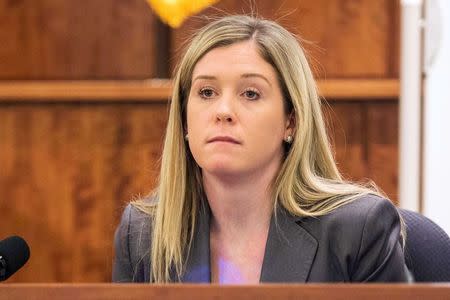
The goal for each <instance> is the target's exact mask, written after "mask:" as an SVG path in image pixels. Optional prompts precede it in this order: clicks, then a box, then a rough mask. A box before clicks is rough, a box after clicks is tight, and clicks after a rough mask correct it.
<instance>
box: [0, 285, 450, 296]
mask: <svg viewBox="0 0 450 300" xmlns="http://www.w3.org/2000/svg"><path fill="white" fill-rule="evenodd" d="M3 299H8V300H9V299H35V300H38V299H67V300H70V299H83V300H88V299H96V300H100V299H123V300H126V299H136V300H137V299H165V300H181V299H182V300H190V299H192V300H203V299H205V300H206V299H208V300H209V299H216V300H222V299H233V300H255V299H258V300H276V299H283V300H284V299H315V300H331V299H333V300H348V299H365V300H379V299H391V300H422V299H428V300H448V299H450V284H448V283H447V284H262V285H250V286H245V285H244V286H236V285H234V286H233V285H229V286H217V285H204V284H197V285H192V284H191V285H188V284H186V285H181V284H174V285H149V284H45V285H44V284H19V285H18V284H15V285H14V284H6V285H2V286H1V287H0V300H3Z"/></svg>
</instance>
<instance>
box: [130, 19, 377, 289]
mask: <svg viewBox="0 0 450 300" xmlns="http://www.w3.org/2000/svg"><path fill="white" fill-rule="evenodd" d="M247 40H252V41H253V42H254V43H255V44H256V46H257V47H258V50H259V52H260V55H261V56H262V57H263V58H264V59H265V60H266V61H267V62H269V63H270V64H271V65H272V66H273V68H274V69H275V70H276V72H277V74H278V77H279V81H280V86H281V88H282V92H283V96H284V100H285V103H286V108H287V109H286V110H287V112H288V113H293V114H294V117H295V127H296V128H295V136H294V141H293V143H292V144H291V145H290V146H289V147H288V148H287V149H286V155H285V159H284V162H283V163H282V166H281V169H280V171H279V173H278V175H277V176H276V178H275V180H274V182H273V187H272V190H273V199H274V205H275V206H277V205H281V206H282V207H284V208H285V209H286V210H288V211H289V212H290V213H292V214H294V215H297V216H320V215H324V214H327V213H329V212H331V211H332V210H334V209H336V208H337V207H339V206H342V205H343V204H345V203H348V202H350V201H352V200H354V199H356V198H359V197H361V196H363V195H366V194H369V193H372V194H377V193H378V192H377V191H376V190H375V189H373V188H369V187H365V186H362V185H357V184H353V183H348V182H345V181H344V180H343V179H342V176H341V174H340V173H339V171H338V169H337V166H336V163H335V161H334V157H333V154H332V151H331V146H330V142H329V140H328V136H327V133H326V128H325V123H324V120H323V116H322V111H321V105H320V98H319V96H318V92H317V87H316V83H315V81H314V78H313V74H312V72H311V69H310V67H309V64H308V61H307V59H306V57H305V54H304V51H303V49H302V48H301V46H300V44H299V42H298V41H297V39H296V38H295V36H294V35H293V34H291V33H290V32H289V31H287V30H286V29H284V28H283V27H282V26H280V25H278V24H277V23H275V22H272V21H268V20H263V19H258V18H254V17H249V16H243V15H238V16H227V17H224V18H222V19H219V20H216V21H214V22H212V23H210V24H208V25H206V26H205V27H204V28H202V29H201V30H200V31H198V32H197V34H196V35H195V36H194V38H193V39H192V41H191V43H190V45H189V47H188V48H187V51H186V53H185V55H184V57H183V58H182V60H181V62H180V64H179V66H178V68H177V72H176V75H175V78H174V82H173V83H174V85H173V95H172V99H171V103H170V113H169V119H168V124H167V130H166V136H165V141H164V149H163V153H162V160H161V171H160V178H159V185H158V187H157V189H156V190H155V191H154V197H152V199H153V202H148V201H144V200H143V201H137V202H135V203H134V204H135V206H137V207H138V208H140V209H141V210H143V211H145V212H147V213H149V214H151V215H152V216H153V218H152V220H153V224H152V229H153V230H152V233H151V234H152V237H151V241H152V245H151V281H153V282H159V283H163V282H169V281H170V280H171V272H172V271H171V269H172V268H174V270H175V272H176V274H177V275H178V278H179V276H181V274H182V273H183V271H184V258H185V257H186V255H187V253H188V251H189V249H190V245H191V242H192V238H193V233H194V230H195V224H196V218H197V214H198V210H199V209H200V206H201V204H202V201H204V199H205V196H204V192H203V187H202V177H201V172H200V169H199V166H198V165H197V163H196V162H195V160H194V159H193V157H192V155H191V153H190V150H189V148H188V145H187V143H186V141H185V139H184V128H185V122H186V105H187V101H188V95H189V91H190V88H191V77H192V72H193V69H194V67H195V65H196V63H197V62H198V61H199V59H200V58H202V56H203V55H205V54H206V53H207V52H208V51H210V50H212V49H214V48H217V47H222V46H226V45H231V44H234V43H238V42H241V41H247ZM275 208H276V207H274V209H275Z"/></svg>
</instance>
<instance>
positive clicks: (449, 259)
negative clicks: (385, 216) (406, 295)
mask: <svg viewBox="0 0 450 300" xmlns="http://www.w3.org/2000/svg"><path fill="white" fill-rule="evenodd" d="M399 212H400V215H401V216H402V217H403V219H404V221H405V223H406V244H405V259H406V265H407V266H408V268H409V270H410V271H411V272H412V274H413V276H414V280H415V281H416V282H443V281H445V282H447V281H448V282H450V237H449V236H448V235H447V233H445V231H444V230H443V229H442V228H441V227H439V226H438V225H437V224H436V223H434V222H433V221H431V220H430V219H428V218H427V217H425V216H423V215H421V214H419V213H416V212H412V211H409V210H406V209H399Z"/></svg>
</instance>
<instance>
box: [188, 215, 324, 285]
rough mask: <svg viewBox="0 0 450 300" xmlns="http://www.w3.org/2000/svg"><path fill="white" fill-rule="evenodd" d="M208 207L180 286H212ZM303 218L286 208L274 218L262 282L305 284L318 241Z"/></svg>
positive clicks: (196, 231) (267, 245) (199, 222)
mask: <svg viewBox="0 0 450 300" xmlns="http://www.w3.org/2000/svg"><path fill="white" fill-rule="evenodd" d="M210 217H211V212H210V209H209V207H204V209H201V210H200V213H199V218H198V221H197V228H196V230H195V233H194V239H193V241H192V246H191V250H190V253H189V255H188V259H187V261H186V269H185V272H184V274H183V276H181V282H196V283H201V282H211V266H210V247H209V246H210V244H209V221H210ZM300 219H301V218H299V217H295V216H292V215H291V214H290V213H288V212H287V211H286V210H284V209H283V208H279V209H277V211H276V214H273V215H272V218H271V221H270V227H269V234H268V237H267V242H266V249H265V253H264V260H263V265H262V269H261V277H260V282H297V283H302V282H306V280H307V279H308V275H309V272H310V269H311V265H312V263H313V261H314V257H315V254H316V250H317V245H318V243H317V240H316V239H315V238H314V237H313V236H312V235H310V234H309V233H308V232H307V231H306V230H305V229H304V228H303V227H301V225H299V222H298V221H299V220H300Z"/></svg>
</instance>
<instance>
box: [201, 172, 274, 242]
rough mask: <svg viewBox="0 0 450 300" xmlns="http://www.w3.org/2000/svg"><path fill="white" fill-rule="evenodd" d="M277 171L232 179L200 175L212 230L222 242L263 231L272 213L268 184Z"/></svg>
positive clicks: (269, 184)
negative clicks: (210, 213) (225, 239)
mask: <svg viewBox="0 0 450 300" xmlns="http://www.w3.org/2000/svg"><path fill="white" fill-rule="evenodd" d="M276 171H277V169H274V170H273V171H272V172H263V173H262V174H255V175H254V176H248V177H246V178H236V177H232V178H231V179H230V178H224V177H220V176H214V175H212V174H208V173H203V186H204V189H205V193H206V196H207V199H208V203H209V206H210V208H211V212H212V217H211V230H214V232H215V233H217V234H219V235H221V236H222V237H224V238H226V237H227V236H228V237H239V236H240V237H244V236H246V235H248V234H252V233H255V232H258V231H261V230H266V229H267V228H268V227H269V223H270V218H271V215H272V210H273V199H272V192H271V184H272V181H273V179H274V177H275V175H276ZM237 233H239V234H238V235H236V234H237Z"/></svg>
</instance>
